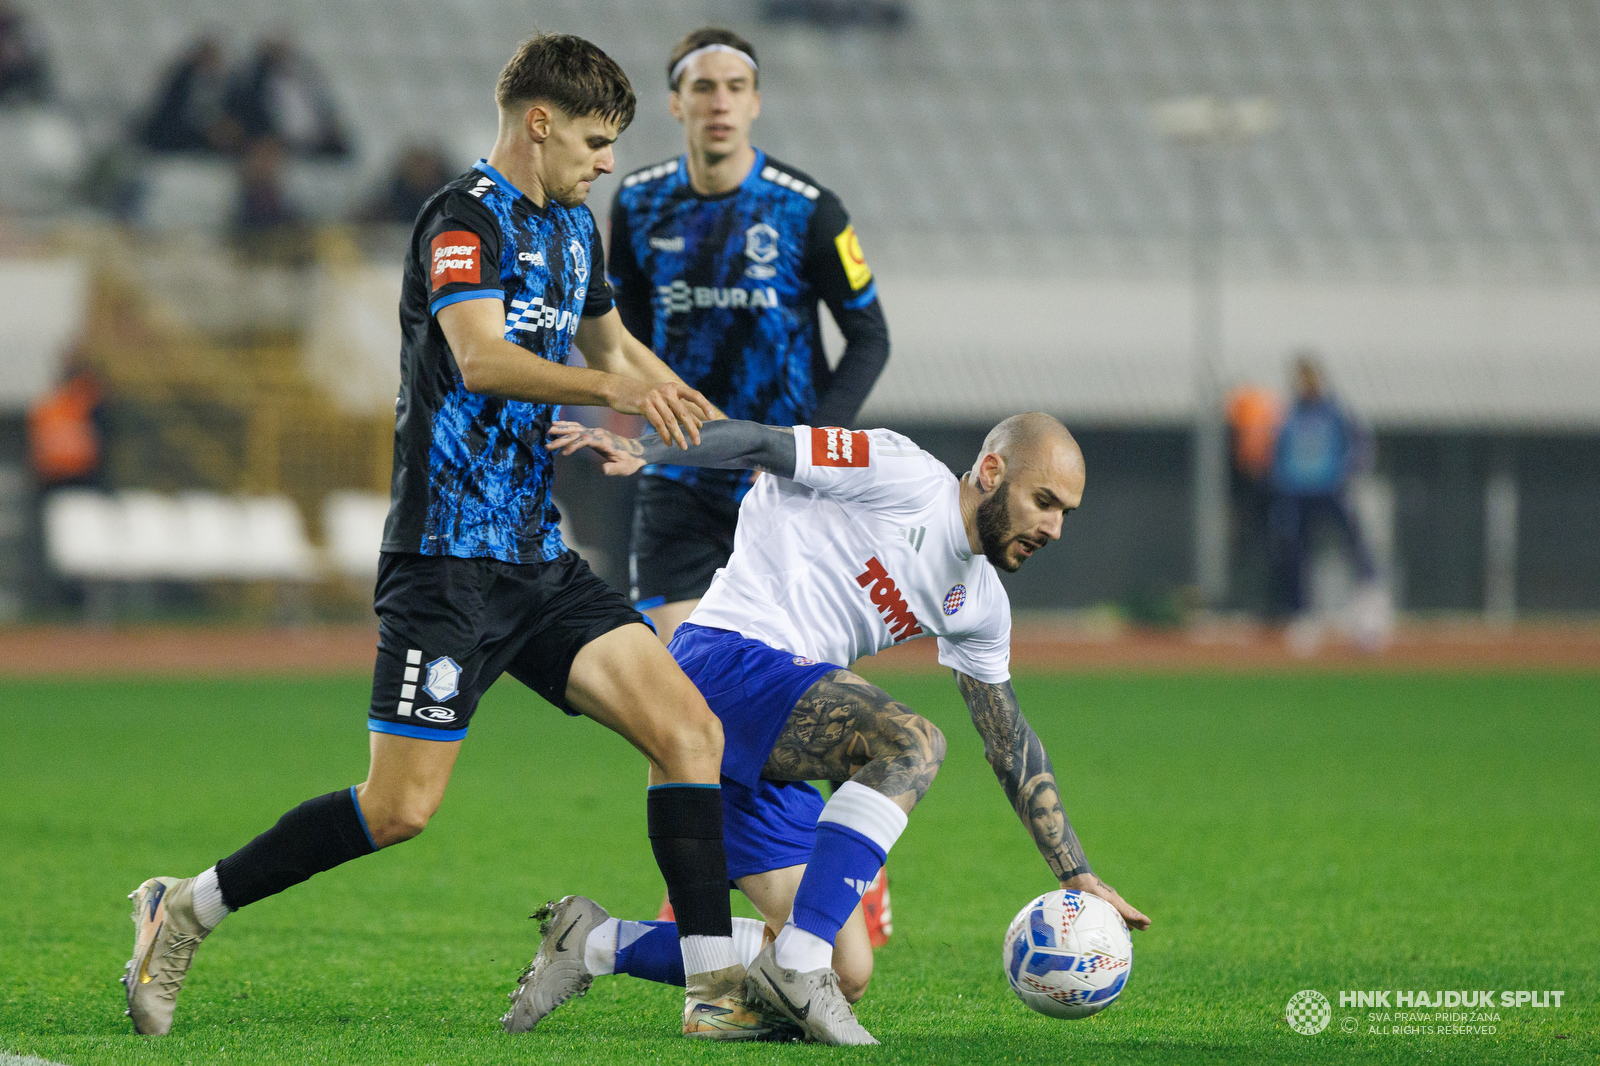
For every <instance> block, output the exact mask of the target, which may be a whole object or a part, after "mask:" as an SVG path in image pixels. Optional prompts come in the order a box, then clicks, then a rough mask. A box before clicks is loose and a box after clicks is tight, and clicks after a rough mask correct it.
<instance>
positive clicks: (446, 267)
mask: <svg viewBox="0 0 1600 1066" xmlns="http://www.w3.org/2000/svg"><path fill="white" fill-rule="evenodd" d="M428 262H429V279H430V280H429V289H430V291H432V292H435V293H437V292H438V291H439V290H441V289H443V288H444V287H445V286H447V285H456V284H467V285H481V284H483V238H482V237H480V236H478V235H477V234H476V233H474V232H472V231H471V230H464V229H452V230H445V231H444V232H443V233H438V234H435V235H434V238H433V240H432V241H430V242H429V243H428ZM493 282H494V285H495V287H496V288H498V287H499V282H500V278H499V276H498V274H497V275H496V276H495V278H494V279H493Z"/></svg>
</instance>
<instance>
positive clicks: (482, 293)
mask: <svg viewBox="0 0 1600 1066" xmlns="http://www.w3.org/2000/svg"><path fill="white" fill-rule="evenodd" d="M490 297H495V298H498V299H500V300H504V299H505V298H506V290H504V289H473V290H472V291H471V292H453V293H451V294H450V295H449V296H441V297H439V298H438V299H437V300H435V301H433V303H431V304H429V305H428V314H430V315H436V314H438V313H439V308H441V307H449V306H450V305H451V304H458V303H462V302H463V301H466V300H487V299H489V298H490Z"/></svg>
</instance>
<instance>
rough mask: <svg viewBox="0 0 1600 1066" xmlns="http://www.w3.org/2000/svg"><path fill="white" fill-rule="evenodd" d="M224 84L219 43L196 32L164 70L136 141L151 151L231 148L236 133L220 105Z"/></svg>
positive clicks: (235, 125) (237, 136)
mask: <svg viewBox="0 0 1600 1066" xmlns="http://www.w3.org/2000/svg"><path fill="white" fill-rule="evenodd" d="M227 86H228V77H227V72H226V71H225V70H224V69H223V59H222V45H221V44H220V43H218V41H217V39H216V38H215V37H211V36H205V37H201V38H200V39H199V40H197V41H195V42H194V44H192V45H190V46H189V48H188V49H187V50H186V51H185V52H184V53H183V54H182V55H180V56H178V58H177V59H176V60H174V61H173V63H172V66H170V67H169V68H168V69H167V72H166V74H165V76H164V77H163V80H162V82H161V89H160V91H159V92H158V93H157V94H156V98H155V100H154V101H153V102H152V103H151V106H150V112H149V114H148V115H147V116H146V117H145V120H144V123H143V125H142V126H141V128H140V130H139V143H141V144H143V145H144V146H145V147H146V148H149V149H150V150H151V151H154V152H231V151H234V150H235V149H236V148H237V147H238V146H239V142H240V132H239V124H238V123H237V122H235V121H234V120H233V119H232V118H230V117H229V115H228V113H227V111H226V109H225V108H224V106H223V105H224V101H225V99H226V95H227Z"/></svg>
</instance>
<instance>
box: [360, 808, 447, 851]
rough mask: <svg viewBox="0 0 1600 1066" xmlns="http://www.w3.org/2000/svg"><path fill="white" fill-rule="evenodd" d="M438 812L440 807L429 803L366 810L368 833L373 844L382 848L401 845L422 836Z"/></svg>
mask: <svg viewBox="0 0 1600 1066" xmlns="http://www.w3.org/2000/svg"><path fill="white" fill-rule="evenodd" d="M437 810H438V805H437V804H434V803H427V802H411V803H399V804H394V805H392V806H384V807H381V808H378V809H376V810H364V811H363V813H364V814H365V816H366V820H367V832H369V833H371V834H372V842H373V843H374V844H376V845H377V846H378V847H380V848H386V847H388V846H389V845H391V844H399V843H401V842H402V841H406V840H410V839H411V838H413V837H415V836H419V835H421V833H422V831H423V830H424V829H426V828H428V821H429V820H430V819H431V818H432V817H433V815H434V812H435V811H437Z"/></svg>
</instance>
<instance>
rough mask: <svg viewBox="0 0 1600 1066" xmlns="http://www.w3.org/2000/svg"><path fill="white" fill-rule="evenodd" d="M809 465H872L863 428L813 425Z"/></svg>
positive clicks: (868, 445) (869, 449)
mask: <svg viewBox="0 0 1600 1066" xmlns="http://www.w3.org/2000/svg"><path fill="white" fill-rule="evenodd" d="M811 465H812V466H834V467H841V466H843V467H867V466H871V465H872V452H871V445H870V444H869V443H868V441H867V434H866V432H865V431H864V430H853V431H852V430H848V429H840V428H839V427H838V426H814V427H812V430H811Z"/></svg>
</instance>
